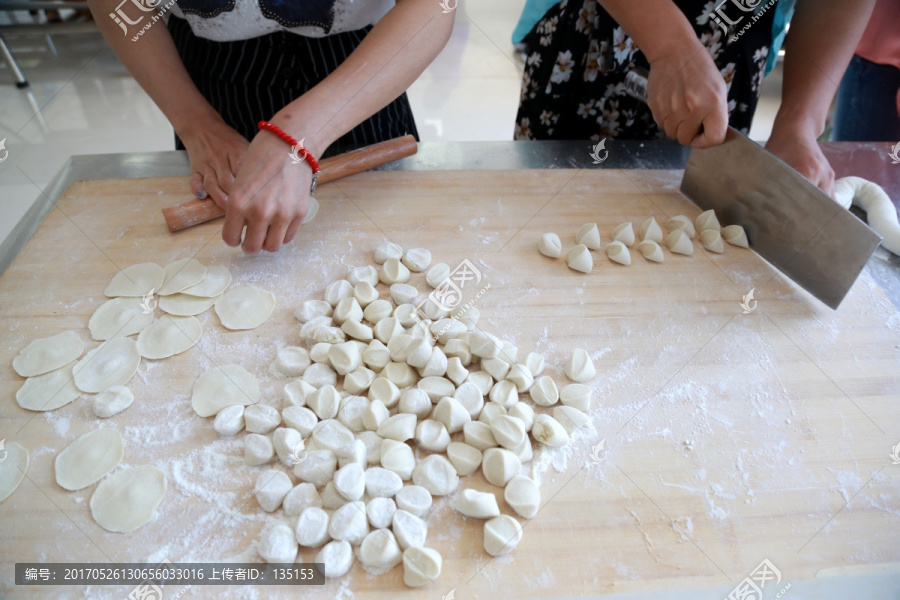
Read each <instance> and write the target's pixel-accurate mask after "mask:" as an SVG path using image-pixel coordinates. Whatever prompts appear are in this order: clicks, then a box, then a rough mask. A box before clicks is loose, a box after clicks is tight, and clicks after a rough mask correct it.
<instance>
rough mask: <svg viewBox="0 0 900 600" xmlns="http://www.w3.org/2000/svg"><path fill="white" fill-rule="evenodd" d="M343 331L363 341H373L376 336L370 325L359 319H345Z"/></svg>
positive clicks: (342, 326)
mask: <svg viewBox="0 0 900 600" xmlns="http://www.w3.org/2000/svg"><path fill="white" fill-rule="evenodd" d="M341 331H343V332H344V333H346V334H347V335H348V336H350V337H351V338H353V339H354V340H359V341H361V342H371V341H372V340H373V339H374V338H375V334H374V332H373V331H372V328H371V327H369V326H368V325H363V324H362V323H361V322H359V321H344V324H343V325H341Z"/></svg>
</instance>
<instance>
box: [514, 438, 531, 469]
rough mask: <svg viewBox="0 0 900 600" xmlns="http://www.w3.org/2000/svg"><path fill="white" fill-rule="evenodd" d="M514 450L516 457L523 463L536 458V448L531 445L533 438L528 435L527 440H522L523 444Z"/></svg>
mask: <svg viewBox="0 0 900 600" xmlns="http://www.w3.org/2000/svg"><path fill="white" fill-rule="evenodd" d="M512 452H513V454H515V455H516V458H518V459H519V462H520V463H522V464H523V465H524V464H525V463H527V462H528V461H530V460H531V459H532V458H534V450H533V449H532V447H531V440H530V439H529V438H527V437H526V438H525V441H524V442H522V445H521V446H519V447H518V448H516V449H515V450H513V451H512Z"/></svg>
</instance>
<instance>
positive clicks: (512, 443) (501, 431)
mask: <svg viewBox="0 0 900 600" xmlns="http://www.w3.org/2000/svg"><path fill="white" fill-rule="evenodd" d="M491 433H493V434H494V439H495V440H497V443H498V444H500V446H502V447H504V448H507V449H509V450H515V449H516V448H518V447H519V446H521V445H522V442H524V441H525V440H526V439H528V432H527V431H525V423H524V422H523V421H521V420H519V419H517V418H515V417H510V416H509V415H500V416H498V417H495V418H493V419H491Z"/></svg>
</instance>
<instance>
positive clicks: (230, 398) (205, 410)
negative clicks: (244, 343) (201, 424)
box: [191, 365, 260, 417]
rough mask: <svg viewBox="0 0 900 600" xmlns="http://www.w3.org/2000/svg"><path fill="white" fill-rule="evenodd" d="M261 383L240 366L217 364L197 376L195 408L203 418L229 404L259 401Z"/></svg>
mask: <svg viewBox="0 0 900 600" xmlns="http://www.w3.org/2000/svg"><path fill="white" fill-rule="evenodd" d="M259 398H260V393H259V383H258V382H257V381H256V377H254V376H253V375H251V374H250V373H249V372H248V371H247V370H246V369H245V368H244V367H242V366H240V365H223V366H221V367H213V368H212V369H210V370H208V371H207V372H205V373H204V374H203V375H201V376H200V377H198V378H197V381H195V382H194V389H193V392H192V394H191V407H192V408H193V409H194V412H196V413H197V414H198V415H200V416H201V417H212V416H214V415H216V414H217V413H218V412H219V411H220V410H222V409H223V408H225V407H226V406H231V405H232V404H242V405H244V406H247V405H250V404H256V403H257V402H259Z"/></svg>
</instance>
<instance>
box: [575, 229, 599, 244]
mask: <svg viewBox="0 0 900 600" xmlns="http://www.w3.org/2000/svg"><path fill="white" fill-rule="evenodd" d="M575 243H576V244H583V245H584V246H587V247H588V248H590V249H591V250H599V249H600V230H599V229H597V224H596V223H585V224H584V225H582V226H581V228H580V229H579V230H578V233H576V234H575Z"/></svg>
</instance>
